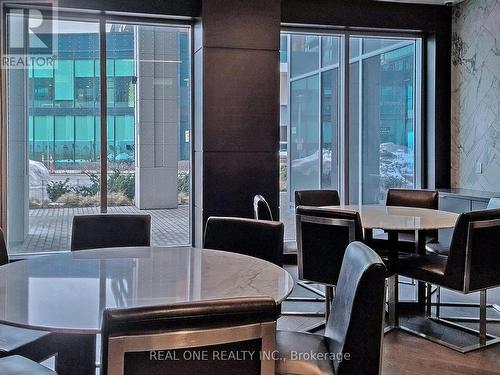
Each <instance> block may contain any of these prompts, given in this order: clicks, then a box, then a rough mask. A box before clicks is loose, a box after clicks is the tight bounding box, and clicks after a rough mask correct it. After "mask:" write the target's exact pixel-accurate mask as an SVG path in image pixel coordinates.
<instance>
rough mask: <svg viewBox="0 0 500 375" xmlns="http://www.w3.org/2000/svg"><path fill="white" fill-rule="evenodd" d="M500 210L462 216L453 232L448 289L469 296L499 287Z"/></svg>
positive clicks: (446, 274) (446, 275) (447, 269)
mask: <svg viewBox="0 0 500 375" xmlns="http://www.w3.org/2000/svg"><path fill="white" fill-rule="evenodd" d="M499 269H500V209H498V208H497V209H486V210H481V211H471V212H464V213H463V214H461V215H460V216H459V218H458V220H457V223H456V225H455V229H454V230H453V237H452V239H451V244H450V253H449V256H448V261H447V263H446V270H445V277H444V279H445V280H446V285H444V286H447V287H450V288H453V289H455V290H459V291H462V292H464V293H469V292H473V291H477V290H481V289H487V288H492V287H495V286H498V285H500V272H499V271H498V270H499Z"/></svg>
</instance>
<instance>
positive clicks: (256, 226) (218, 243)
mask: <svg viewBox="0 0 500 375" xmlns="http://www.w3.org/2000/svg"><path fill="white" fill-rule="evenodd" d="M283 231H284V226H283V223H280V222H277V221H267V220H254V219H244V218H237V217H215V216H212V217H209V218H208V220H207V223H206V227H205V236H204V242H203V247H204V248H205V249H214V250H224V251H230V252H233V253H238V254H243V255H250V256H253V257H256V258H259V259H263V260H267V261H268V262H271V263H274V264H276V265H278V266H280V267H281V266H282V263H283Z"/></svg>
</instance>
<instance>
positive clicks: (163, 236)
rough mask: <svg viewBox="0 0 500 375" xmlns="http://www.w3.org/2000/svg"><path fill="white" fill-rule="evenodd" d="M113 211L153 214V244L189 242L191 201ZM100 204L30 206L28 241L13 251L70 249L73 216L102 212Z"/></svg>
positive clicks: (11, 250) (130, 207)
mask: <svg viewBox="0 0 500 375" xmlns="http://www.w3.org/2000/svg"><path fill="white" fill-rule="evenodd" d="M108 212H109V213H112V214H118V213H122V214H149V215H151V219H152V229H151V241H152V245H162V246H175V245H186V244H188V243H189V237H190V234H189V205H179V207H178V208H176V209H163V210H139V209H138V208H137V207H135V206H120V207H110V208H109V209H108ZM98 213H99V207H76V208H39V209H30V213H29V220H30V231H29V234H28V236H27V237H26V240H25V241H24V243H22V244H20V245H17V246H12V247H11V249H10V252H11V253H26V252H43V251H58V250H69V248H70V238H71V225H72V221H73V216H75V215H90V214H98Z"/></svg>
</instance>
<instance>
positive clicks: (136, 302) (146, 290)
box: [0, 247, 293, 334]
mask: <svg viewBox="0 0 500 375" xmlns="http://www.w3.org/2000/svg"><path fill="white" fill-rule="evenodd" d="M292 287H293V280H292V278H291V276H290V275H289V274H288V272H286V271H285V270H284V269H282V268H280V267H278V266H276V265H274V264H272V263H269V262H266V261H263V260H260V259H256V258H253V257H249V256H245V255H239V254H235V253H229V252H223V251H217V250H202V249H196V248H189V247H179V248H165V247H164V248H161V247H142V248H113V249H98V250H84V251H77V252H71V253H63V254H58V255H48V256H40V257H35V258H31V259H28V260H23V261H19V262H14V263H10V264H8V265H5V266H2V267H0V322H2V323H6V324H11V325H16V326H20V327H25V328H35V329H41V330H46V331H51V332H58V333H78V334H95V333H98V332H99V331H100V328H101V316H102V312H103V310H104V309H105V308H108V307H122V308H125V307H136V306H149V305H160V304H175V303H180V302H186V301H201V300H209V299H219V298H231V297H248V296H259V295H260V296H262V295H266V296H271V297H272V298H274V300H275V301H276V302H277V303H280V302H282V301H283V300H284V299H285V298H286V297H287V296H288V294H289V293H290V292H291V290H292Z"/></svg>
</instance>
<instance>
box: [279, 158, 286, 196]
mask: <svg viewBox="0 0 500 375" xmlns="http://www.w3.org/2000/svg"><path fill="white" fill-rule="evenodd" d="M287 174H288V169H287V165H286V164H281V165H280V191H286V190H287Z"/></svg>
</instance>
